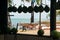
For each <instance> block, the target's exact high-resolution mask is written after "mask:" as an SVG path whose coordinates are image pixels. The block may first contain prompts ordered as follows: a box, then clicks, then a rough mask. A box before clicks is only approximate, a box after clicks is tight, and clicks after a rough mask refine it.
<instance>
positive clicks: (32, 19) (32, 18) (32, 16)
mask: <svg viewBox="0 0 60 40" xmlns="http://www.w3.org/2000/svg"><path fill="white" fill-rule="evenodd" d="M31 6H32V7H33V8H34V3H33V2H31ZM33 22H34V12H32V13H31V23H33Z"/></svg>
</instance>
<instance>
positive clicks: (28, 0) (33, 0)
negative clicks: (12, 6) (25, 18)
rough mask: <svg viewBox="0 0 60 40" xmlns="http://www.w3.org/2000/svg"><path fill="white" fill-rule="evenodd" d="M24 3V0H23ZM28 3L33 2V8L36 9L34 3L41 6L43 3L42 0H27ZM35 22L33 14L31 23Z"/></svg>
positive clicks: (32, 14)
mask: <svg viewBox="0 0 60 40" xmlns="http://www.w3.org/2000/svg"><path fill="white" fill-rule="evenodd" d="M22 1H24V0H22ZM25 1H27V2H30V1H31V6H32V7H33V8H34V2H35V1H36V3H37V5H40V3H41V0H25ZM33 22H34V12H32V13H31V23H33Z"/></svg>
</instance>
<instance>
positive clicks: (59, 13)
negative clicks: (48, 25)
mask: <svg viewBox="0 0 60 40" xmlns="http://www.w3.org/2000/svg"><path fill="white" fill-rule="evenodd" d="M58 15H59V16H60V9H59V10H56V16H58ZM49 16H50V13H49V14H48V15H47V16H46V17H47V18H48V17H49Z"/></svg>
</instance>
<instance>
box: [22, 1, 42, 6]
mask: <svg viewBox="0 0 60 40" xmlns="http://www.w3.org/2000/svg"><path fill="white" fill-rule="evenodd" d="M21 1H24V0H21ZM25 1H27V2H30V1H34V2H36V3H37V5H40V4H41V1H42V0H25Z"/></svg>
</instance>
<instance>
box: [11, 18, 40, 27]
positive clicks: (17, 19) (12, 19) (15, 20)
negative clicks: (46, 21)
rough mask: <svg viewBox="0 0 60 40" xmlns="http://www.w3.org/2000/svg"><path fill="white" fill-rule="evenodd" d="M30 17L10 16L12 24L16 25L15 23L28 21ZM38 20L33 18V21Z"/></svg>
mask: <svg viewBox="0 0 60 40" xmlns="http://www.w3.org/2000/svg"><path fill="white" fill-rule="evenodd" d="M30 21H31V20H30V19H26V18H11V22H12V25H15V26H16V25H17V23H30ZM37 21H39V19H34V22H37Z"/></svg>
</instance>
